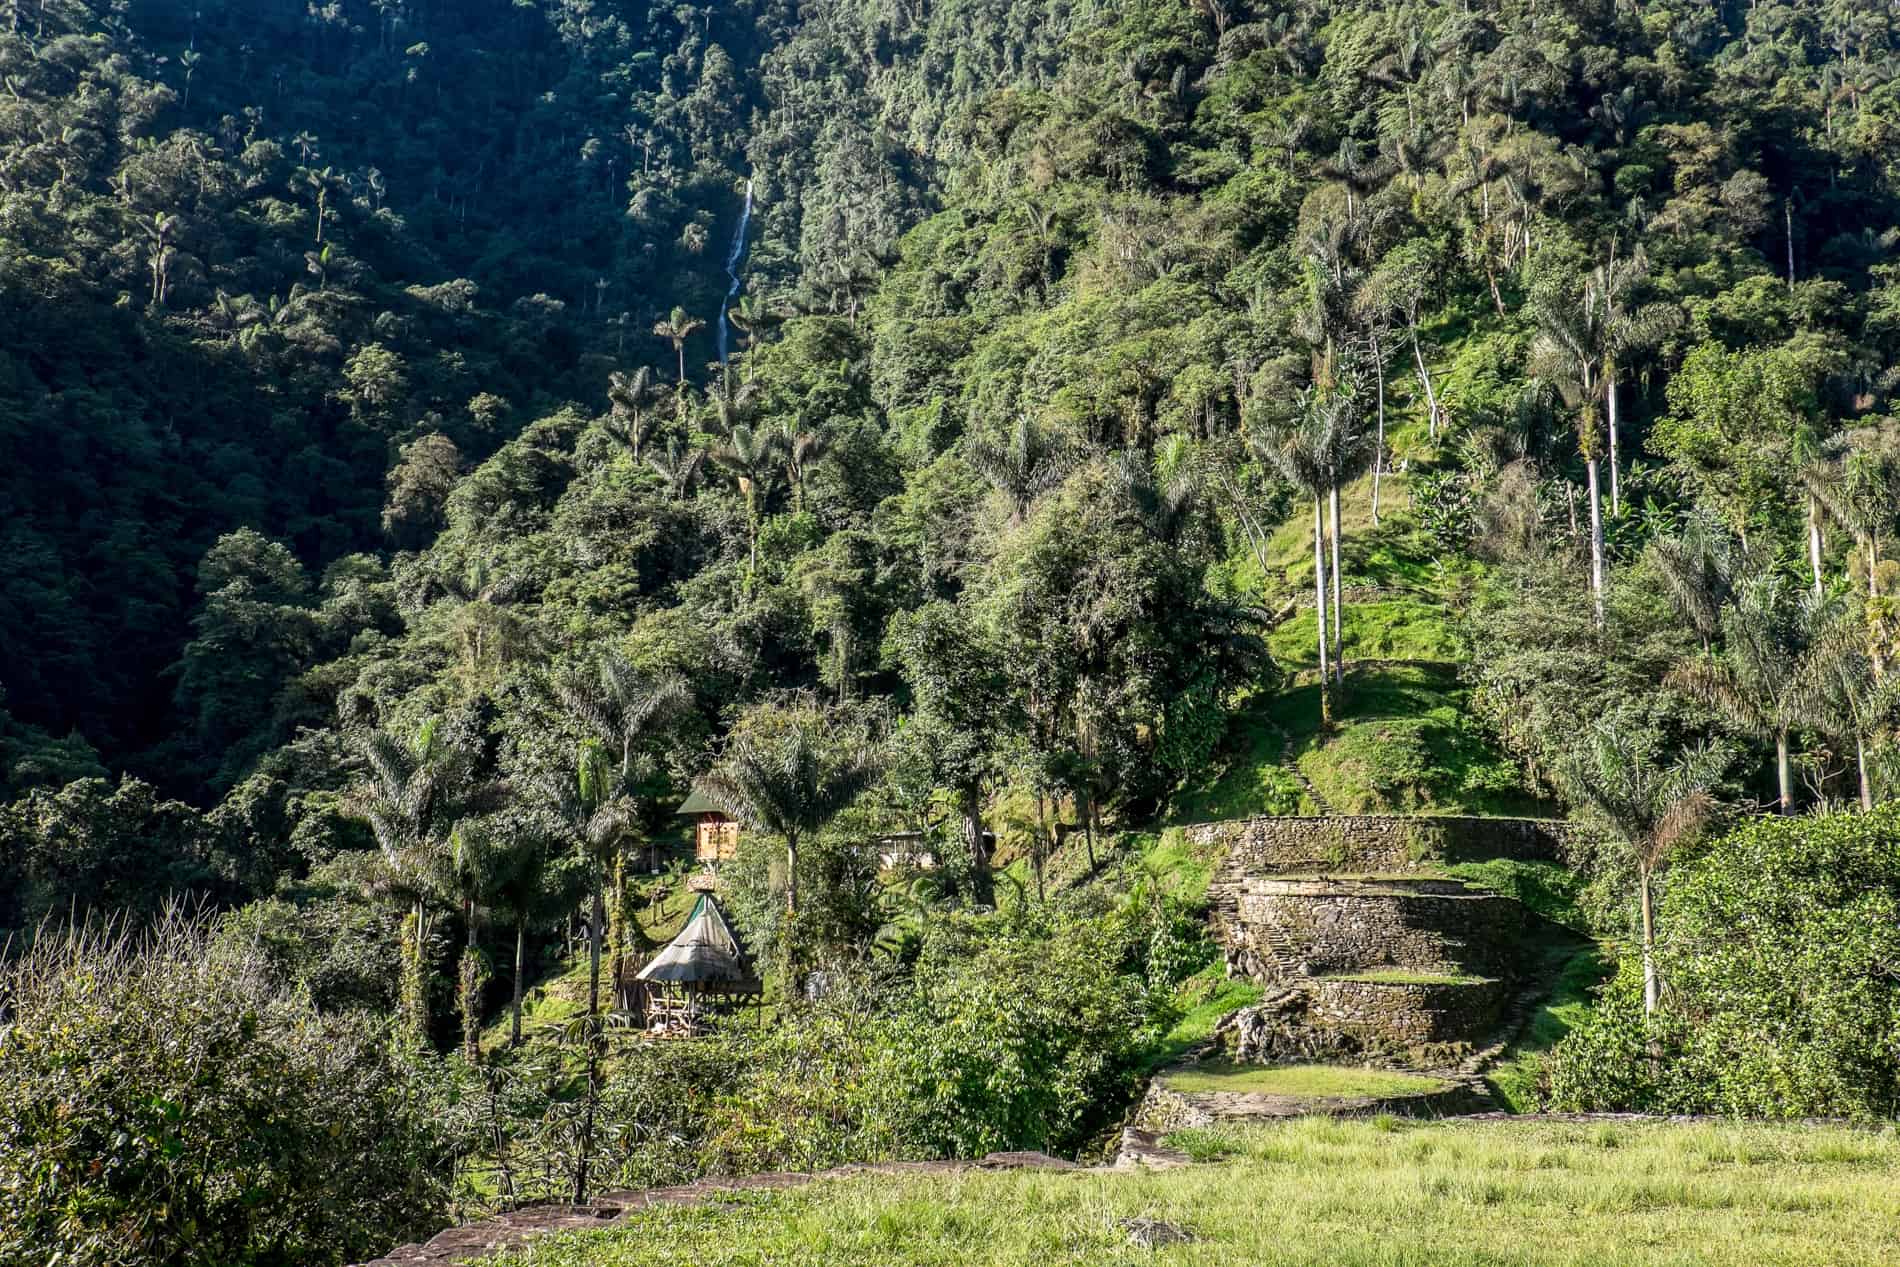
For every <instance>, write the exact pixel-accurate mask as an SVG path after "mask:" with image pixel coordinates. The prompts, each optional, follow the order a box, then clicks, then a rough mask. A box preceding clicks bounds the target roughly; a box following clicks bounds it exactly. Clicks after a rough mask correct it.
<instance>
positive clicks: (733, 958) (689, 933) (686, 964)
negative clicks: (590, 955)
mask: <svg viewBox="0 0 1900 1267" xmlns="http://www.w3.org/2000/svg"><path fill="white" fill-rule="evenodd" d="M634 980H635V981H636V982H638V983H639V984H640V985H641V986H642V987H644V988H645V990H646V1013H647V1027H648V1028H649V1029H661V1030H665V1029H686V1030H691V1029H692V1028H694V1027H695V1026H696V1025H697V1024H698V1022H699V1020H700V1018H701V1017H702V1016H704V1015H705V1013H706V1012H707V1011H709V1010H711V1009H713V1008H717V1007H722V1006H732V1005H734V1004H737V1003H740V1002H744V1001H746V1000H756V999H758V998H759V996H760V994H761V991H762V990H763V988H764V987H763V986H762V985H761V983H760V981H759V978H758V974H757V973H755V972H753V970H752V963H751V960H749V959H748V958H747V957H746V953H745V948H744V947H743V946H741V945H740V944H739V939H738V938H737V937H736V936H734V935H733V932H732V927H731V925H729V924H727V923H726V917H725V916H724V915H723V914H721V913H720V910H719V904H718V903H717V902H715V901H713V898H712V895H711V894H710V893H702V894H701V895H700V897H699V901H698V902H697V903H695V904H694V906H693V913H692V914H691V915H690V916H688V917H687V920H686V927H684V928H682V929H680V931H679V935H678V936H676V937H675V938H673V940H672V941H670V942H668V943H667V944H666V946H665V948H664V949H662V950H661V951H660V953H659V954H657V955H655V956H653V958H652V960H651V961H650V962H648V964H647V965H646V967H644V968H642V969H640V971H639V973H638V975H636V976H635V978H634Z"/></svg>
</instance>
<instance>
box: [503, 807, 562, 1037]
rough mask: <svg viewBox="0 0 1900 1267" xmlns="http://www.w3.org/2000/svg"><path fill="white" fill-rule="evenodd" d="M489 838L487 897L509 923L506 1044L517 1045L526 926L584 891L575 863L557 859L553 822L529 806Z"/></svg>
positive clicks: (552, 913)
mask: <svg viewBox="0 0 1900 1267" xmlns="http://www.w3.org/2000/svg"><path fill="white" fill-rule="evenodd" d="M494 828H495V830H494V831H493V832H492V834H491V835H490V836H489V839H488V846H489V849H490V855H489V859H490V895H491V900H492V901H493V903H494V905H495V907H496V909H497V912H498V913H499V914H500V916H501V917H502V918H503V919H505V920H507V921H508V922H509V923H512V924H513V925H514V930H515V971H514V982H513V996H512V998H511V1000H510V1002H509V1016H510V1031H509V1038H508V1045H509V1046H510V1047H519V1046H521V999H522V994H523V990H524V987H525V985H526V982H527V970H528V964H527V958H528V926H529V925H530V924H531V923H535V922H537V921H540V920H545V919H550V918H554V917H555V916H557V915H559V914H560V913H562V912H564V911H571V910H573V909H574V905H575V903H576V902H577V901H578V900H579V899H580V897H581V895H582V893H583V892H584V890H585V884H586V875H585V871H584V869H583V868H582V867H580V866H578V865H574V864H576V863H578V861H579V860H577V859H572V858H564V857H562V856H561V854H560V851H559V849H558V848H557V845H558V843H559V841H560V837H561V828H560V826H559V824H558V823H556V822H554V821H551V820H550V819H549V818H548V816H547V815H546V814H545V813H542V812H537V811H536V809H535V807H532V806H528V807H518V808H517V812H515V813H513V814H511V815H509V816H508V819H507V821H506V822H502V823H496V824H494Z"/></svg>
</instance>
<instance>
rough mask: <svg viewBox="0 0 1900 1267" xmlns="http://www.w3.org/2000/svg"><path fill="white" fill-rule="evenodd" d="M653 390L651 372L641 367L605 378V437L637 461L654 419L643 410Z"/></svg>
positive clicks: (649, 435) (651, 429) (651, 432)
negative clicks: (613, 441)
mask: <svg viewBox="0 0 1900 1267" xmlns="http://www.w3.org/2000/svg"><path fill="white" fill-rule="evenodd" d="M652 391H653V371H652V370H651V369H649V368H648V367H647V366H644V365H642V366H641V367H640V368H639V369H637V370H635V371H634V372H633V373H631V374H622V373H619V372H618V371H616V372H614V373H612V374H609V375H608V376H607V401H608V406H609V413H608V418H609V422H608V425H607V434H608V435H610V436H612V437H613V438H614V440H615V441H617V442H618V443H619V444H621V445H622V446H623V447H624V448H626V450H627V451H628V452H629V453H631V454H633V460H634V461H635V462H636V463H638V462H639V461H640V448H641V446H642V445H644V444H645V443H646V441H647V440H648V438H649V437H651V436H652V434H653V426H654V420H653V418H652V416H651V415H650V414H648V413H647V411H646V404H647V399H648V397H649V396H650V395H651V394H652Z"/></svg>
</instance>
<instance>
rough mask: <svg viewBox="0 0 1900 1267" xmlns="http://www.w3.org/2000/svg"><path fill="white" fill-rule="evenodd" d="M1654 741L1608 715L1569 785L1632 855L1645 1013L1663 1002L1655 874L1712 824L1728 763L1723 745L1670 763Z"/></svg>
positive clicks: (1571, 771) (1624, 718) (1570, 763)
mask: <svg viewBox="0 0 1900 1267" xmlns="http://www.w3.org/2000/svg"><path fill="white" fill-rule="evenodd" d="M1659 747H1660V745H1659V743H1658V741H1657V739H1656V737H1655V736H1654V735H1653V734H1651V733H1649V732H1647V731H1645V730H1643V729H1642V728H1641V727H1640V726H1639V725H1638V723H1637V721H1636V719H1635V718H1634V717H1633V716H1631V715H1629V714H1627V713H1618V714H1614V715H1612V716H1610V717H1606V718H1603V719H1602V720H1600V721H1598V722H1597V723H1596V724H1595V725H1594V726H1592V727H1591V728H1590V730H1589V732H1588V733H1587V734H1586V735H1585V736H1584V738H1583V740H1582V742H1581V743H1580V744H1579V745H1578V746H1577V747H1576V748H1574V749H1573V750H1572V751H1571V752H1570V753H1569V754H1568V756H1567V758H1566V760H1565V763H1564V770H1563V773H1564V782H1565V784H1566V790H1567V791H1568V792H1569V794H1570V797H1571V800H1572V801H1573V802H1574V803H1575V804H1576V805H1577V806H1578V807H1579V808H1581V809H1582V810H1584V812H1585V814H1586V816H1587V817H1588V818H1590V819H1591V820H1593V821H1594V822H1595V824H1596V826H1598V827H1599V828H1600V829H1601V830H1602V831H1603V832H1604V833H1605V834H1606V835H1607V836H1608V837H1609V838H1610V843H1613V844H1615V845H1617V846H1620V847H1621V848H1622V849H1624V850H1626V851H1627V852H1628V855H1629V860H1630V862H1631V863H1632V864H1633V865H1634V867H1635V870H1636V889H1637V902H1638V906H1639V908H1640V910H1641V917H1642V954H1643V1011H1644V1012H1645V1013H1654V1012H1655V1011H1656V1007H1657V1004H1658V1002H1659V1001H1660V984H1661V983H1660V982H1659V981H1658V979H1657V975H1656V911H1655V901H1654V893H1653V889H1654V880H1655V876H1656V873H1657V871H1658V870H1659V869H1660V868H1661V867H1662V866H1663V864H1664V863H1665V862H1666V861H1667V860H1668V858H1669V855H1670V854H1671V853H1672V852H1673V851H1674V850H1675V849H1676V848H1678V847H1679V846H1681V845H1684V844H1686V843H1688V842H1689V841H1690V840H1691V839H1692V838H1694V837H1695V836H1696V835H1697V834H1698V833H1700V832H1701V830H1702V828H1703V827H1704V826H1705V825H1706V824H1707V822H1708V820H1709V818H1710V816H1711V815H1712V814H1713V813H1714V810H1715V799H1714V796H1713V795H1712V793H1711V791H1710V789H1711V788H1712V787H1714V785H1715V782H1716V780H1717V779H1719V778H1720V777H1721V774H1722V771H1723V769H1724V768H1725V767H1726V766H1727V765H1728V762H1729V752H1728V750H1727V749H1726V748H1725V747H1723V746H1722V745H1720V744H1703V745H1699V746H1696V747H1693V748H1689V749H1687V750H1685V751H1684V752H1683V753H1682V754H1681V755H1680V756H1678V757H1677V759H1676V760H1675V761H1673V762H1671V763H1669V764H1667V765H1665V764H1663V763H1662V761H1661V759H1660V755H1659Z"/></svg>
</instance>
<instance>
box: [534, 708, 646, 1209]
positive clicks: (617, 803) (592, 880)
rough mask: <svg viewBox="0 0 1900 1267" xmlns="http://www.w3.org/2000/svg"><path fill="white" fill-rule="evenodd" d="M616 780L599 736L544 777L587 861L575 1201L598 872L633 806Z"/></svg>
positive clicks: (594, 1093) (590, 1095)
mask: <svg viewBox="0 0 1900 1267" xmlns="http://www.w3.org/2000/svg"><path fill="white" fill-rule="evenodd" d="M617 788H618V780H617V779H616V777H615V776H614V773H613V762H612V758H611V757H610V756H609V755H608V752H607V748H606V745H604V744H602V743H601V742H600V741H599V740H597V739H587V740H584V741H582V743H581V746H580V749H579V751H578V752H577V753H576V754H575V761H574V769H573V771H572V772H571V773H568V772H563V773H561V774H557V775H553V776H548V777H546V778H545V779H544V781H543V784H542V792H543V795H544V797H545V799H546V801H547V802H548V804H549V805H550V806H551V807H552V808H553V810H554V812H555V813H556V815H558V817H559V818H560V819H561V821H562V822H563V824H564V825H565V829H566V833H567V835H568V837H569V839H570V840H572V841H573V842H574V844H575V846H576V848H577V849H578V851H579V854H580V856H581V857H582V858H583V859H584V860H585V861H586V864H587V888H588V894H589V899H590V900H589V904H588V908H589V909H588V919H587V1021H586V1040H587V1094H586V1100H585V1107H584V1108H583V1110H582V1116H581V1141H580V1148H579V1158H578V1161H577V1163H576V1165H575V1171H574V1203H575V1204H576V1205H580V1204H582V1203H584V1202H585V1201H586V1199H587V1183H588V1170H589V1163H590V1161H591V1157H592V1153H593V1137H594V1113H595V1108H596V1105H597V1104H598V1102H599V1099H600V1061H601V1050H600V1047H601V1032H602V1031H601V1023H600V951H601V937H602V931H603V925H604V924H605V923H606V905H607V904H606V896H605V885H604V883H603V880H602V876H603V875H604V873H605V872H606V870H607V869H608V867H609V866H610V865H611V861H612V859H613V858H615V857H616V856H617V855H618V853H619V850H620V846H621V842H622V841H623V840H624V839H625V838H626V836H627V833H628V832H630V831H631V830H633V827H634V822H635V818H634V813H633V806H632V804H631V803H630V802H629V801H628V800H627V798H625V797H624V796H621V795H619V794H618V791H617Z"/></svg>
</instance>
